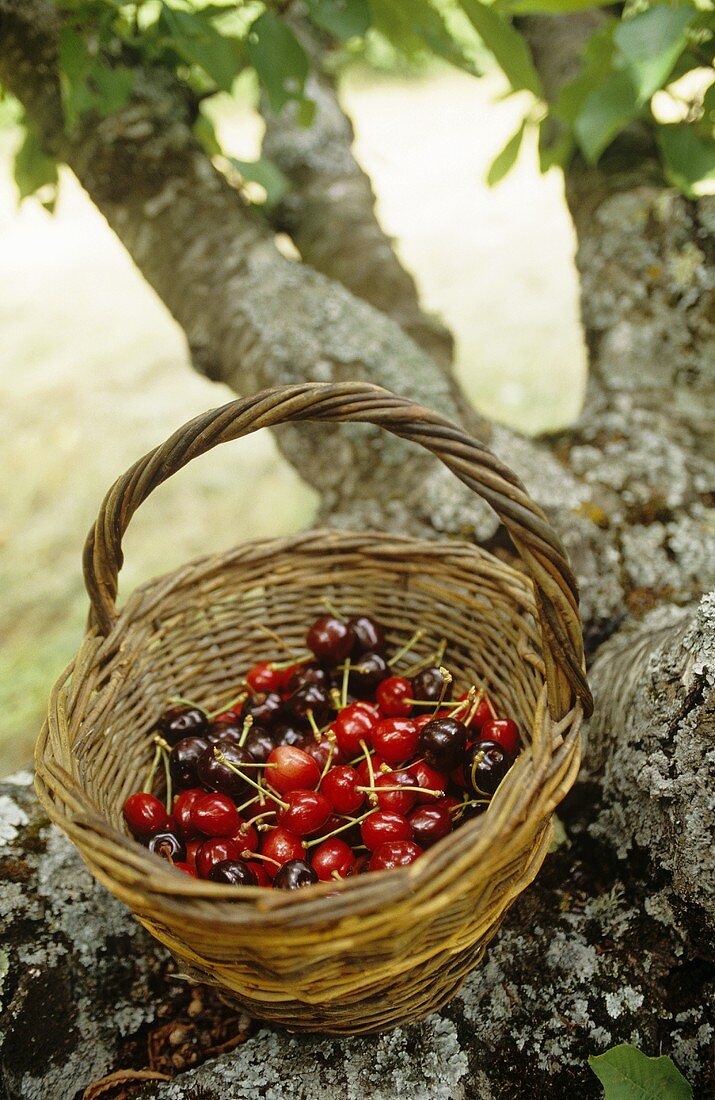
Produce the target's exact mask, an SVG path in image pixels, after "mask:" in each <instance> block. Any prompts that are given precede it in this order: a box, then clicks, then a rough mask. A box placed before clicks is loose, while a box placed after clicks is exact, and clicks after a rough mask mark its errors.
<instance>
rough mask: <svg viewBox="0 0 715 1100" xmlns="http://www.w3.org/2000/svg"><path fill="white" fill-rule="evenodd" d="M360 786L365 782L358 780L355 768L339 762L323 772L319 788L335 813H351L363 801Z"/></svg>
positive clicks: (363, 796) (358, 807)
mask: <svg viewBox="0 0 715 1100" xmlns="http://www.w3.org/2000/svg"><path fill="white" fill-rule="evenodd" d="M361 786H365V784H364V783H361V782H360V776H359V774H358V772H356V771H355V768H351V767H349V766H348V765H347V764H340V765H338V767H336V768H331V769H330V771H328V772H326V773H325V775H324V776H323V781H322V783H321V784H320V790H321V793H322V794H324V795H325V797H326V798H327V800H328V802H329V803H330V805H331V806H332V807H333V809H334V810H336V811H337V813H339V814H353V813H355V812H356V810H359V809H360V807H361V806H362V804H363V802H364V801H365V794H364V792H363V791H359V790H358V787H361Z"/></svg>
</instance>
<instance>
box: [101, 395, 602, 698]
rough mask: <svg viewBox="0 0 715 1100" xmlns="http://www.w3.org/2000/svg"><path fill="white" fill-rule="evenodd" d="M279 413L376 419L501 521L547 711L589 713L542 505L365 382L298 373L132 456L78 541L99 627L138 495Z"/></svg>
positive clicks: (571, 608)
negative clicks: (523, 591)
mask: <svg viewBox="0 0 715 1100" xmlns="http://www.w3.org/2000/svg"><path fill="white" fill-rule="evenodd" d="M287 421H314V422H316V421H329V422H334V423H350V422H357V423H364V424H374V425H377V426H379V427H381V428H384V429H385V430H386V431H389V432H392V433H393V435H397V436H401V437H402V438H404V439H407V440H411V441H412V442H413V443H419V444H420V445H421V446H423V447H425V448H426V449H427V450H428V451H431V452H432V454H434V455H436V457H437V458H439V459H440V460H441V461H442V462H443V463H444V464H445V466H447V467H448V468H449V469H450V470H451V471H452V472H453V473H454V474H455V475H456V476H457V477H458V478H459V479H460V481H462V482H464V484H465V485H467V486H468V487H469V488H470V489H472V490H473V492H475V493H477V494H478V495H479V496H480V497H483V499H484V500H485V501H487V503H488V504H490V505H491V506H492V508H493V509H494V511H495V512H496V513H497V515H498V516H499V518H500V520H501V521H502V523H503V524H504V526H505V527H506V529H507V531H508V532H509V534H510V536H511V539H512V541H513V543H514V546H515V547H516V549H517V551H518V552H519V555H520V556H521V558H522V561H523V563H524V565H525V566H526V568H527V570H528V572H529V574H530V576H531V578H532V580H533V582H534V589H535V595H536V604H537V609H538V615H539V621H540V626H541V633H542V638H543V643H544V662H545V667H546V683H547V686H548V694H549V705H550V709H551V712H552V714H553V715H554V716H555V717H556V718H557V719H560V718H562V717H564V715H565V714H566V713H567V712H568V711H569V710H570V709H571V707H572V706H573V703H574V697H575V699H577V700H580V702H581V704H582V705H583V708H584V711H585V712H586V713H587V714H590V713H591V711H592V709H593V704H592V699H591V693H590V690H589V687H588V683H587V680H586V675H585V672H584V654H583V638H582V633H581V621H580V618H579V613H578V589H577V586H576V580H575V578H574V576H573V573H572V572H571V568H570V566H569V564H568V562H567V560H566V553H565V551H564V549H563V547H562V545H561V542H560V540H559V538H558V536H557V535H556V533H555V532H554V530H553V529H552V527H551V526H550V524H549V522H548V520H547V519H546V516H545V515H544V513H543V512H542V510H541V509H540V508H539V507H538V505H536V504H534V503H533V501H532V500H531V499H530V497H529V496H528V494H527V492H526V490H525V489H524V487H523V486H522V484H521V482H520V481H519V479H518V478H517V477H516V475H515V474H513V473H512V472H511V470H509V469H508V468H507V467H506V466H504V465H503V464H502V463H501V462H500V461H499V459H497V458H496V457H495V456H494V455H493V454H492V453H491V451H489V450H488V449H487V448H486V447H485V446H484V445H483V444H481V443H479V442H477V440H475V439H472V438H471V436H469V435H468V434H467V433H466V432H465V431H463V429H462V428H459V427H457V426H456V425H455V424H451V423H450V422H449V421H448V420H444V419H443V418H442V417H441V416H438V415H437V414H436V413H433V412H431V411H430V410H429V409H425V408H423V407H422V406H421V405H417V404H415V403H414V402H413V401H410V400H408V399H407V398H405V397H398V396H396V395H395V394H393V393H390V392H389V391H388V390H384V389H382V388H381V387H379V386H373V385H370V384H368V383H366V382H338V383H315V382H313V383H311V382H305V383H301V384H298V385H293V386H284V387H280V388H276V389H269V390H263V391H262V392H261V393H258V394H255V395H254V396H252V397H248V398H243V399H241V400H238V401H231V402H230V403H229V404H227V405H224V406H222V407H221V408H218V409H211V410H210V411H209V412H206V413H203V414H202V415H200V416H197V417H195V419H193V420H190V421H189V422H188V423H187V424H184V426H183V427H181V428H179V429H178V431H176V432H174V434H173V435H172V436H171V437H170V438H169V439H168V440H167V441H166V442H165V443H162V444H161V445H160V446H159V447H156V448H155V449H154V450H153V451H150V452H149V453H148V454H146V455H144V457H143V458H140V459H139V460H138V461H137V462H135V463H134V465H133V466H132V467H131V468H130V469H129V470H127V472H126V473H125V474H123V475H122V476H121V477H120V478H118V479H117V481H115V483H114V485H113V486H112V487H111V489H110V490H109V492H108V493H107V495H106V497H105V498H104V500H103V502H102V505H101V507H100V510H99V515H98V517H97V521H96V523H95V524H94V527H93V528H92V529H91V530H90V533H89V535H88V538H87V542H86V544H85V548H84V578H85V585H86V587H87V592H88V594H89V599H90V604H91V615H90V622H91V624H92V625H94V626H96V627H97V628H98V629H99V631H100V632H101V633H102V634H103V635H105V636H106V635H107V634H109V632H110V631H111V629H112V627H113V625H114V623H115V621H116V618H117V608H116V603H115V600H116V596H117V581H118V575H119V570H120V569H121V566H122V562H123V560H124V556H123V553H122V536H123V535H124V532H125V531H126V529H127V526H128V524H129V521H130V520H131V518H132V516H133V515H134V513H135V512H136V510H137V508H138V507H139V505H140V504H141V503H142V501H144V500H146V498H147V497H148V496H149V494H150V493H151V492H152V491H153V490H154V489H156V488H157V486H159V485H161V484H162V482H164V481H166V480H167V479H168V478H169V477H171V475H172V474H174V473H176V472H177V471H178V470H180V469H181V468H182V467H183V466H185V465H186V464H187V463H188V462H190V461H191V459H193V458H197V457H198V456H199V455H202V454H204V453H205V452H206V451H210V450H211V448H212V447H216V446H217V445H218V444H219V443H226V442H228V441H229V440H232V439H239V438H240V437H241V436H244V435H249V434H250V433H251V432H255V431H257V430H258V429H259V428H270V427H274V426H275V425H278V424H283V423H286V422H287Z"/></svg>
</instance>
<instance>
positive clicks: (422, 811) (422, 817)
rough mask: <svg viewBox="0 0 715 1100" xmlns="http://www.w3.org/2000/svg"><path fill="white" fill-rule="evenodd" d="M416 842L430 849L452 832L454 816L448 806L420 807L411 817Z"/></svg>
mask: <svg viewBox="0 0 715 1100" xmlns="http://www.w3.org/2000/svg"><path fill="white" fill-rule="evenodd" d="M409 822H410V825H411V826H412V831H413V834H414V838H415V840H416V841H417V842H418V843H419V844H420V845H421V846H422V847H423V848H429V846H430V845H431V844H436V843H437V841H438V840H441V839H442V837H445V836H447V834H448V833H451V832H452V825H453V822H452V815H451V814H450V812H449V810H448V809H447V807H446V806H419V807H418V809H416V810H415V811H414V813H411V814H410V817H409Z"/></svg>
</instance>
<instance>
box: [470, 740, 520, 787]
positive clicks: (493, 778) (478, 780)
mask: <svg viewBox="0 0 715 1100" xmlns="http://www.w3.org/2000/svg"><path fill="white" fill-rule="evenodd" d="M510 767H511V759H510V758H509V757H508V756H507V754H506V753H505V752H504V749H503V748H502V747H501V745H497V744H496V743H495V742H494V741H478V742H477V744H476V745H472V747H471V748H469V749H467V752H466V760H465V764H464V778H465V781H466V784H467V790H468V791H470V792H471V794H473V795H474V796H475V798H491V796H492V795H493V794H494V792H495V791H496V789H497V787H498V786H499V784H500V783H501V781H502V779H503V778H504V776H505V775H506V773H507V772H508V771H509V768H510Z"/></svg>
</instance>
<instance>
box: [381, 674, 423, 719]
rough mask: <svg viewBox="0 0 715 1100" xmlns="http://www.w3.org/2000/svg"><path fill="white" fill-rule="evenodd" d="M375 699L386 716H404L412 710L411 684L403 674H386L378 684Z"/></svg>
mask: <svg viewBox="0 0 715 1100" xmlns="http://www.w3.org/2000/svg"><path fill="white" fill-rule="evenodd" d="M375 699H376V701H377V704H378V706H379V707H380V710H381V711H382V713H383V714H384V715H386V717H388V718H406V717H407V716H408V714H409V713H410V711H411V710H412V700H413V699H414V695H413V693H412V684H411V683H410V681H409V680H407V679H405V677H404V676H388V678H387V679H386V680H383V681H382V683H381V684H378V687H377V691H376V692H375Z"/></svg>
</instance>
